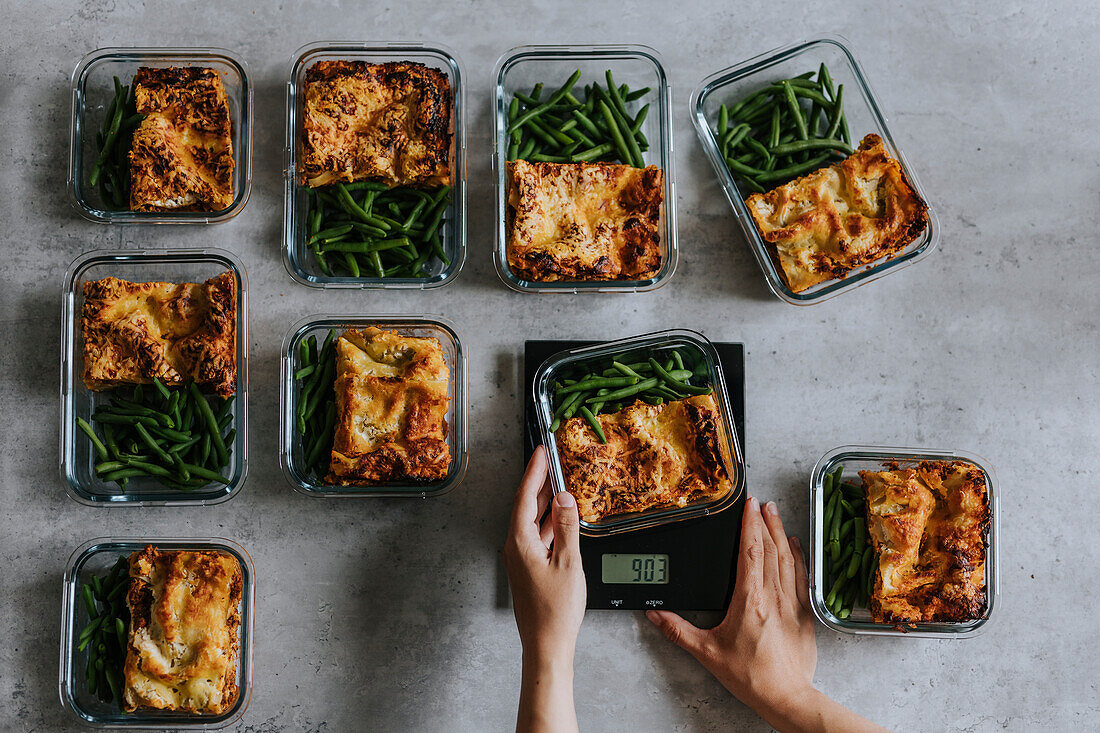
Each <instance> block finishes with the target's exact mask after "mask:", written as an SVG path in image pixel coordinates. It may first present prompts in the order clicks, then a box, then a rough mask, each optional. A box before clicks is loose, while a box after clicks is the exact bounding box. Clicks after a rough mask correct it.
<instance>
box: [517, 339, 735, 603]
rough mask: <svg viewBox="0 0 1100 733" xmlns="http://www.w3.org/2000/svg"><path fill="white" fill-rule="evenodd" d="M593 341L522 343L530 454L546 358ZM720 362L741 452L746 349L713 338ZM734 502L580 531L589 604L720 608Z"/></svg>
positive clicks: (729, 582)
mask: <svg viewBox="0 0 1100 733" xmlns="http://www.w3.org/2000/svg"><path fill="white" fill-rule="evenodd" d="M596 343H600V342H596V341H527V342H526V343H525V344H524V358H523V368H524V388H523V389H524V402H523V404H524V436H525V438H526V439H525V441H524V450H525V455H526V458H527V459H530V457H531V454H532V453H533V452H534V450H535V448H536V446H537V445H538V443H539V442H540V435H539V424H538V418H537V417H536V416H535V404H534V398H533V395H532V387H533V382H534V379H535V372H537V371H538V368H539V366H540V365H541V364H542V363H543V361H545V360H546V359H547V357H549V356H552V355H553V354H556V353H558V352H559V351H565V350H566V349H574V348H578V347H581V346H589V345H592V344H596ZM714 348H715V350H716V351H717V352H718V356H719V358H720V359H721V362H722V371H723V374H724V375H725V379H726V390H727V391H728V393H729V401H730V407H732V408H733V419H734V421H735V422H736V423H737V437H738V440H739V441H740V443H741V452H742V454H743V453H744V452H745V347H744V345H743V344H731V343H715V344H714ZM744 504H745V495H744V494H742V495H741V497H740V498H739V499H738V500H737V502H736V503H735V504H733V506H730V507H729V508H727V509H725V510H723V511H721V512H719V513H717V514H714V515H710V516H706V517H700V518H699V519H686V520H683V521H680V522H674V523H672V524H667V525H664V526H662V527H653V528H650V529H640V530H635V531H633V532H624V533H622V534H616V535H611V536H609V537H586V536H584V535H583V534H582V535H581V559H582V561H583V563H584V575H585V578H586V579H587V581H588V608H612V609H616V608H617V609H632V610H642V609H649V608H667V609H670V610H675V611H722V610H725V608H726V606H727V605H728V604H729V599H730V594H731V593H732V592H733V577H734V568H735V567H736V562H737V548H738V544H739V542H740V539H741V512H742V510H743V509H744Z"/></svg>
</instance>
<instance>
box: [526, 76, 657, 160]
mask: <svg viewBox="0 0 1100 733" xmlns="http://www.w3.org/2000/svg"><path fill="white" fill-rule="evenodd" d="M604 77H605V79H606V81H607V86H606V87H603V86H600V84H599V82H593V83H591V84H588V85H586V86H585V87H584V99H583V100H581V99H578V98H577V97H576V95H574V94H573V89H574V87H576V85H577V82H579V81H580V78H581V72H580V69H578V70H576V71H574V72H573V74H572V76H570V77H569V79H568V80H567V81H566V82H565V84H563V85H562V86H560V87H558V88H557V89H556V90H555V91H554V93H553V94H551V95H550V96H549V97H547V98H546V99H545V100H543V99H542V89H543V85H542V84H541V83H540V84H536V85H535V87H534V88H533V89H532V90H531V93H530V94H523V93H521V92H516V94H515V95H514V96H513V97H512V101H511V102H510V103H509V105H508V129H507V133H506V134H507V135H508V160H516V159H520V160H530V161H534V162H544V163H591V162H595V161H602V162H608V163H613V162H619V163H625V164H626V165H632V166H634V167H635V168H645V159H644V158H643V157H642V153H644V152H646V150H648V149H649V141H648V140H646V137H645V135H644V134H642V123H644V122H645V118H646V115H648V114H649V105H648V104H646V105H645V106H643V107H642V108H641V109H640V110H638V112H637V113H635V114H631V113H630V112H629V111H628V110H627V105H628V104H630V103H631V102H636V101H638V100H640V99H641V98H642V97H644V96H645V95H647V94H649V91H650V90H649V87H645V88H642V89H636V90H631V89H630V87H628V86H627V85H626V84H622V85H618V84H616V83H615V77H614V76H613V75H612V73H611V70H610V69H608V70H607V71H606V72H604Z"/></svg>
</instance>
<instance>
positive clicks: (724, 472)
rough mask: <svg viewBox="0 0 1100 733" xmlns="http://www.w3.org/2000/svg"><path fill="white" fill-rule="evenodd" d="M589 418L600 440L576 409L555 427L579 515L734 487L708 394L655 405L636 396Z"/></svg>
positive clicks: (663, 503) (670, 503)
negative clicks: (602, 437)
mask: <svg viewBox="0 0 1100 733" xmlns="http://www.w3.org/2000/svg"><path fill="white" fill-rule="evenodd" d="M596 419H597V420H599V421H600V427H601V428H602V429H603V432H604V435H605V436H606V438H607V442H606V443H600V440H599V438H598V437H597V436H596V434H595V432H593V430H592V428H591V427H590V426H589V424H588V422H587V421H586V420H585V419H584V418H581V417H574V418H570V419H569V420H566V421H565V422H564V423H563V424H562V426H561V427H560V428H558V432H557V446H558V456H559V459H560V461H561V466H562V475H563V477H564V478H565V487H566V490H567V491H569V493H571V494H572V495H573V497H574V498H575V499H576V500H577V507H578V509H579V511H580V516H581V519H583V520H584V521H586V522H600V521H602V520H605V519H607V518H608V517H612V516H614V515H618V514H626V513H629V512H642V511H645V510H647V509H655V508H675V507H685V506H688V505H690V504H697V503H701V502H708V501H713V500H716V499H718V498H720V497H723V496H725V495H726V494H727V493H728V492H730V491H732V490H733V485H732V483H731V480H730V475H729V470H728V466H729V465H730V460H729V456H728V455H727V454H726V449H725V444H724V442H723V441H722V440H721V438H720V436H719V422H720V420H721V416H720V413H719V412H718V405H717V403H716V402H715V400H714V396H713V395H696V396H694V397H688V398H685V399H681V400H673V401H671V402H666V403H664V404H662V405H648V404H646V403H644V402H642V401H641V400H638V401H636V402H635V403H634V404H633V405H630V406H629V407H624V408H623V409H622V410H620V411H619V412H616V413H613V414H609V415H597V416H596Z"/></svg>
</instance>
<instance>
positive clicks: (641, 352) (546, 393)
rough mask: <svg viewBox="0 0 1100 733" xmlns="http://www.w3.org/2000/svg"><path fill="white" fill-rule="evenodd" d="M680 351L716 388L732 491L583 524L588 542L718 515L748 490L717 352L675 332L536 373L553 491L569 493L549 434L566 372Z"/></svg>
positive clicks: (566, 359)
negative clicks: (611, 360)
mask: <svg viewBox="0 0 1100 733" xmlns="http://www.w3.org/2000/svg"><path fill="white" fill-rule="evenodd" d="M677 349H678V350H679V351H680V353H681V355H683V356H684V357H685V360H686V359H693V358H694V359H695V360H699V361H700V362H701V363H702V364H703V365H705V369H706V383H707V384H709V385H711V386H712V387H713V388H714V394H715V397H716V401H717V403H718V412H719V414H720V415H721V420H719V422H718V431H719V436H718V439H719V440H720V441H721V443H722V445H724V446H725V449H726V450H725V454H726V455H727V456H728V457H729V459H730V461H732V465H728V466H727V467H726V468H727V470H728V471H729V474H730V485H731V488H730V491H729V492H728V493H727V494H725V495H724V496H720V497H718V498H716V499H714V500H713V501H709V502H704V503H699V504H692V505H690V506H686V507H672V508H668V509H650V510H647V511H642V512H634V513H631V514H624V515H619V516H615V517H611V518H609V519H607V520H606V521H603V522H586V521H584V520H581V534H584V535H587V536H589V537H603V536H607V535H612V534H618V533H620V532H630V531H633V530H638V529H646V528H649V527H656V526H659V525H663V524H671V523H672V522H679V521H682V520H684V519H695V518H697V517H704V516H708V515H710V514H717V513H718V512H720V511H722V510H724V509H728V508H729V507H731V506H733V505H734V504H735V503H736V502H737V500H738V499H739V498H740V496H741V493H742V492H743V491H744V490H745V459H744V457H743V455H742V453H741V443H740V441H738V439H737V424H736V423H735V422H734V419H733V410H732V408H731V407H730V402H729V395H728V394H727V392H726V380H725V378H724V377H723V376H722V365H721V361H720V359H719V357H718V352H717V351H715V349H714V345H713V344H711V342H710V341H709V340H707V338H706V337H705V336H703V335H702V334H700V333H696V332H695V331H689V330H687V329H676V330H670V331H657V332H655V333H648V334H643V335H641V336H634V337H632V338H626V339H620V340H618V341H609V342H607V343H604V344H597V345H595V346H585V347H582V348H578V349H570V350H568V351H562V352H560V353H557V354H554V355H553V356H551V357H549V358H548V359H547V360H546V361H544V362H543V363H542V365H541V366H540V367H539V369H538V371H537V372H536V373H535V381H534V385H533V391H532V394H534V396H535V413H536V414H537V415H538V419H539V429H540V432H541V434H542V444H543V445H544V446H546V453H547V456H548V457H549V459H550V480H551V483H552V484H553V486H554V493H558V492H561V491H565V490H566V489H565V477H564V475H563V473H562V466H561V458H560V456H559V455H558V444H557V436H556V435H555V433H554V432H553V431H551V430H550V425H551V424H552V423H553V420H554V402H553V384H554V382H555V381H556V380H557V379H558V378H559V376H560V375H561V374H562V373H563V371H564V370H565V369H566V368H568V367H573V366H577V365H584V364H588V363H595V362H600V361H604V360H607V359H608V358H609V357H611V356H616V357H618V358H620V359H621V360H629V361H640V360H645V359H647V358H649V357H650V356H654V357H655V358H656V355H659V354H668V353H670V352H672V351H673V350H677Z"/></svg>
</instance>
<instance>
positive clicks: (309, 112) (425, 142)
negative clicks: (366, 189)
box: [298, 60, 451, 187]
mask: <svg viewBox="0 0 1100 733" xmlns="http://www.w3.org/2000/svg"><path fill="white" fill-rule="evenodd" d="M450 153H451V89H450V82H449V81H448V79H447V75H446V74H444V73H443V72H442V71H440V70H439V69H432V68H428V67H427V66H425V65H424V64H418V63H413V62H408V61H398V62H390V63H385V64H370V63H367V62H365V61H343V60H334V61H318V62H317V63H316V64H314V65H313V66H311V67H310V68H309V70H307V71H306V83H305V100H304V103H303V110H302V138H301V148H300V153H299V155H300V157H299V162H298V170H299V173H300V180H301V182H302V183H303V184H304V185H307V186H324V185H328V184H331V183H337V182H341V181H343V182H351V181H362V180H371V181H380V182H382V183H385V184H387V185H389V186H391V187H392V186H401V185H414V186H422V187H432V186H443V185H449V184H450V182H451V166H450Z"/></svg>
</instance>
